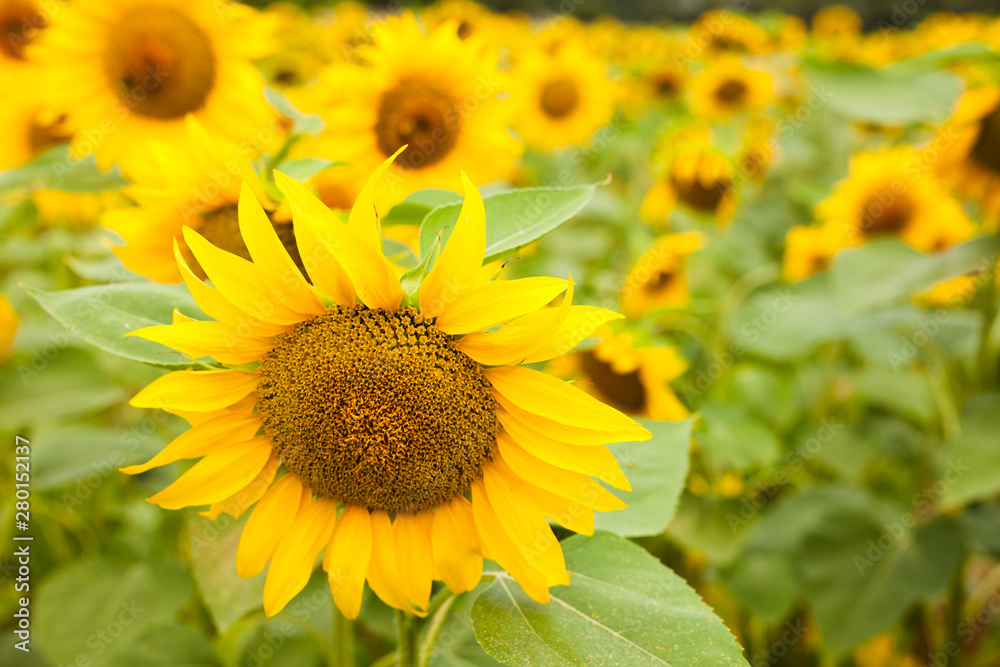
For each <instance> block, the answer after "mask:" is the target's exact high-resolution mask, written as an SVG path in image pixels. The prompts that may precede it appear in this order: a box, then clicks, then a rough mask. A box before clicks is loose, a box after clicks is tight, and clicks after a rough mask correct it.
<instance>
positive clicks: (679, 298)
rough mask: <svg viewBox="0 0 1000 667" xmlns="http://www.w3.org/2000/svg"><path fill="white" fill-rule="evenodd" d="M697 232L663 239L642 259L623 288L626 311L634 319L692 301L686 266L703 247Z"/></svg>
mask: <svg viewBox="0 0 1000 667" xmlns="http://www.w3.org/2000/svg"><path fill="white" fill-rule="evenodd" d="M701 244H702V236H701V234H699V233H697V232H683V233H680V234H669V235H667V236H664V237H662V238H660V239H659V240H658V241H657V242H656V243H654V244H653V246H652V247H651V248H650V249H649V250H647V251H646V253H645V254H644V255H643V256H642V257H640V258H639V261H637V262H636V263H635V266H634V267H632V270H631V271H630V272H629V274H628V277H626V279H625V283H624V285H623V286H622V289H621V293H620V295H619V298H620V300H621V306H622V312H624V313H625V315H626V316H628V317H630V318H637V317H641V316H643V315H645V314H646V313H648V312H649V311H651V310H654V309H656V308H683V307H684V306H686V305H687V304H688V303H689V302H690V300H691V295H690V293H689V292H688V282H687V274H686V272H685V264H686V262H687V257H688V255H690V254H691V253H693V252H694V251H695V250H697V249H698V248H700V247H701Z"/></svg>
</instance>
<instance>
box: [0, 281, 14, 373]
mask: <svg viewBox="0 0 1000 667" xmlns="http://www.w3.org/2000/svg"><path fill="white" fill-rule="evenodd" d="M17 328H18V319H17V312H16V311H15V310H14V307H13V306H11V305H10V301H8V300H7V298H6V297H5V296H4V295H3V294H0V364H2V363H3V362H5V361H7V359H9V358H10V355H11V354H13V353H14V339H15V338H17Z"/></svg>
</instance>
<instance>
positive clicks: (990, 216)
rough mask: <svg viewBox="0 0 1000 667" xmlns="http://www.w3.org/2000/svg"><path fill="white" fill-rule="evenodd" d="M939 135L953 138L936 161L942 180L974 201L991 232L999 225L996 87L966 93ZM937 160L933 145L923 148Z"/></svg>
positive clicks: (999, 102) (999, 100)
mask: <svg viewBox="0 0 1000 667" xmlns="http://www.w3.org/2000/svg"><path fill="white" fill-rule="evenodd" d="M939 134H940V135H941V136H944V137H949V136H953V137H955V138H954V140H952V141H950V142H948V143H947V144H946V145H945V148H944V150H943V151H942V152H941V154H940V159H939V160H937V165H938V172H939V173H940V174H941V175H942V178H943V179H944V180H945V181H946V182H947V183H948V185H949V186H951V187H952V188H953V189H954V190H955V191H956V192H958V193H959V194H960V195H961V196H963V197H966V198H969V199H972V200H974V201H976V202H978V204H979V206H980V208H981V210H982V215H983V218H984V219H985V220H986V221H987V222H988V224H989V225H990V228H991V229H996V228H997V225H998V223H1000V86H984V87H981V88H973V89H971V90H968V91H967V92H966V93H965V94H964V95H963V96H962V98H961V100H960V101H959V104H958V108H957V110H956V111H955V114H954V115H953V116H952V117H951V118H950V119H949V120H948V121H947V122H946V123H945V125H944V126H943V127H942V128H941V132H940V133H939ZM927 154H928V156H929V157H938V155H937V152H936V146H935V145H934V144H932V145H931V146H929V147H928V148H927Z"/></svg>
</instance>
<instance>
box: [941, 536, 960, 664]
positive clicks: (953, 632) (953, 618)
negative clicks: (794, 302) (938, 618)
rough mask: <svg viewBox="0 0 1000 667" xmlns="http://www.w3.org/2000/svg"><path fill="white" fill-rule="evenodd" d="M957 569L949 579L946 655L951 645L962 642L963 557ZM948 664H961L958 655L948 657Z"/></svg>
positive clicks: (948, 654)
mask: <svg viewBox="0 0 1000 667" xmlns="http://www.w3.org/2000/svg"><path fill="white" fill-rule="evenodd" d="M960 563H961V564H960V565H959V567H958V569H957V570H956V571H955V576H954V577H952V580H951V592H950V595H949V600H948V611H949V619H948V620H949V625H950V626H951V627H950V628H949V632H948V638H947V640H946V642H947V643H946V644H945V651H944V654H945V655H946V656H951V652H950V651H949V649H950V648H951V647H953V646H954V647H961V646H962V644H963V642H962V638H961V636H960V635H961V626H962V607H963V606H964V605H965V558H964V555H963V558H962V560H961V562H960ZM947 664H948V665H958V664H961V659H960V658H959V657H958V656H954V657H949V658H948V662H947Z"/></svg>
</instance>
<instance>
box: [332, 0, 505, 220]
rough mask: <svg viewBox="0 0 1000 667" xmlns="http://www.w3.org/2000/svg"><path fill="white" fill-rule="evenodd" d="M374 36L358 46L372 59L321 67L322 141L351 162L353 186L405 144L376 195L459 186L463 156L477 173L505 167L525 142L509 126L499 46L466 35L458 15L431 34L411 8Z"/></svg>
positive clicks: (498, 172)
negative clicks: (327, 97) (326, 98)
mask: <svg viewBox="0 0 1000 667" xmlns="http://www.w3.org/2000/svg"><path fill="white" fill-rule="evenodd" d="M373 38H374V42H373V43H372V44H371V45H367V46H361V47H359V48H358V55H359V57H360V58H361V59H362V60H363V61H364V64H335V65H332V66H331V67H329V68H327V69H326V70H324V72H323V74H322V75H321V81H322V82H324V83H325V84H326V85H327V86H328V88H329V89H330V90H332V91H333V93H332V95H333V99H332V100H331V102H330V103H329V105H328V108H326V109H323V110H321V111H320V113H321V115H322V116H323V117H324V119H325V120H326V123H327V129H326V131H325V132H324V133H323V135H322V136H321V138H320V140H319V141H318V142H317V145H316V150H318V151H320V152H319V154H320V155H330V156H333V157H335V158H336V159H338V160H343V161H344V162H347V163H348V164H349V165H350V166H351V170H352V173H353V175H354V188H353V189H354V193H357V192H358V191H359V189H360V187H361V185H362V184H363V183H364V176H365V175H366V174H369V173H371V172H372V171H373V170H374V169H375V168H376V167H377V166H378V165H379V164H380V163H381V162H382V161H383V160H385V159H386V157H388V156H390V155H392V154H394V153H395V152H396V151H397V150H398V149H399V148H400V146H403V145H406V146H407V148H406V150H404V151H403V153H402V154H401V155H400V157H399V159H398V160H397V161H396V162H395V163H394V164H393V166H392V168H391V169H390V170H389V173H388V175H387V178H386V180H385V183H384V184H383V185H382V187H383V188H384V191H383V192H381V193H380V196H379V197H378V198H377V200H382V199H386V200H391V201H398V200H399V199H402V197H403V196H405V195H406V194H408V193H410V192H413V191H415V190H420V189H423V188H430V187H439V188H448V189H452V190H460V189H461V183H460V182H459V180H458V177H457V176H456V174H458V173H459V171H460V169H459V167H460V165H472V166H471V167H470V168H469V177H470V178H472V180H473V181H474V182H475V183H486V182H488V181H491V180H493V179H496V178H500V177H503V176H504V175H506V173H507V171H508V170H509V169H510V164H511V162H512V161H513V160H514V159H515V158H516V157H517V156H518V155H519V154H520V152H521V146H520V144H519V143H518V142H517V141H515V140H514V138H513V137H511V136H510V133H509V132H508V130H507V120H508V119H507V105H506V100H503V99H499V97H500V96H501V94H502V93H503V92H504V90H503V86H502V81H501V77H500V71H499V69H498V68H497V54H496V51H495V50H493V49H492V48H488V47H487V46H485V45H484V44H483V43H482V42H481V41H479V40H477V39H475V38H472V37H470V38H469V39H467V40H462V39H460V38H459V37H458V34H457V33H456V25H455V24H454V23H447V24H444V25H442V26H440V27H438V28H436V29H435V30H433V31H431V32H430V34H427V35H425V34H423V33H422V32H421V31H420V28H419V26H418V25H417V22H416V20H415V19H414V17H413V15H412V14H410V13H407V14H405V15H403V16H399V17H393V18H390V19H388V20H387V21H386V22H385V23H384V24H382V25H381V27H380V29H379V30H378V32H376V33H374V34H373ZM324 178H325V175H321V176H320V178H318V179H317V183H318V185H319V187H322V182H323V179H324Z"/></svg>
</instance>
